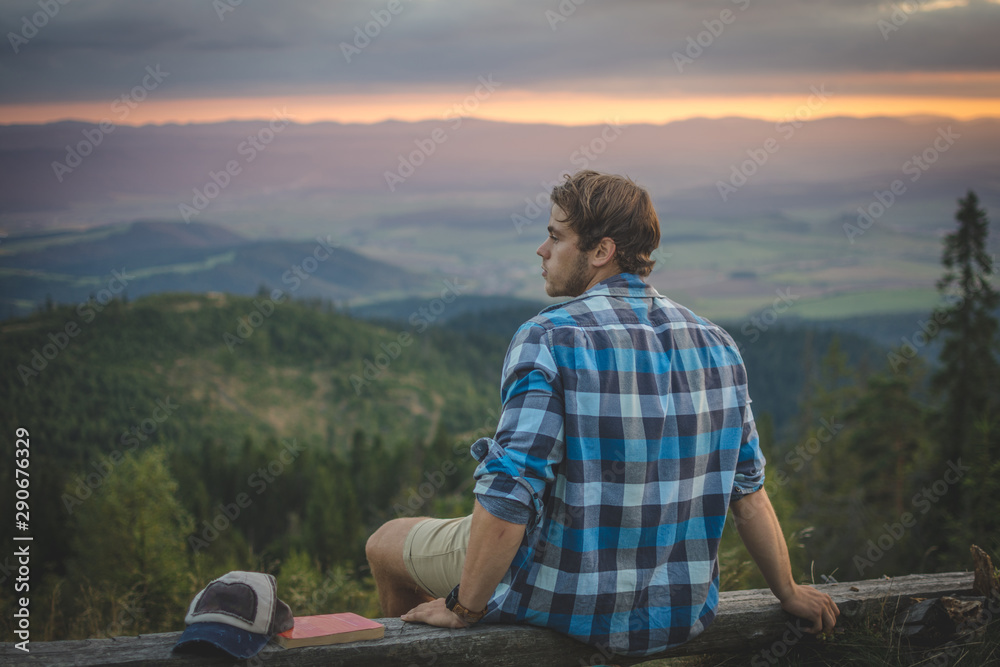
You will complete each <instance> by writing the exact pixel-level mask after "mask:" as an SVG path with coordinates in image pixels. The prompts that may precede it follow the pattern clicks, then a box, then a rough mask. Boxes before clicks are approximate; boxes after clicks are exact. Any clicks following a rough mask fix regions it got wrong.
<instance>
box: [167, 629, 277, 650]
mask: <svg viewBox="0 0 1000 667" xmlns="http://www.w3.org/2000/svg"><path fill="white" fill-rule="evenodd" d="M268 639H269V637H268V636H267V635H261V634H257V633H256V632H250V631H249V630H242V629H240V628H235V627H233V626H231V625H226V624H225V623H192V624H191V625H189V626H187V629H186V630H184V632H183V634H181V637H180V639H178V640H177V643H176V644H174V650H175V651H177V650H183V651H190V650H197V648H198V647H199V645H201V646H203V645H204V644H211V645H212V646H215V647H216V648H219V649H222V650H223V651H225V652H226V653H228V654H229V655H231V656H233V657H234V658H252V657H253V656H255V655H257V654H258V653H260V650H261V649H262V648H264V646H265V645H266V644H267V641H268Z"/></svg>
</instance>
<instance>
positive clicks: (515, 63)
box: [0, 0, 1000, 125]
mask: <svg viewBox="0 0 1000 667" xmlns="http://www.w3.org/2000/svg"><path fill="white" fill-rule="evenodd" d="M64 3H65V4H64ZM0 26H2V28H3V34H4V41H5V42H6V43H5V44H3V45H0V124H20V123H45V122H51V121H58V120H69V119H72V120H84V121H90V122H95V123H97V122H101V121H110V122H113V123H116V124H127V125H142V124H147V123H156V124H162V123H201V122H216V121H224V120H231V119H249V118H270V117H274V114H275V113H276V112H279V111H280V112H282V113H283V114H284V115H286V116H288V117H290V118H291V119H293V120H295V121H297V122H303V123H307V122H315V121H338V122H344V123H375V122H380V121H384V120H388V119H395V120H403V121H415V120H424V119H439V118H447V117H450V116H455V115H462V116H474V117H480V118H486V119H491V120H499V121H508V122H533V123H537V122H541V123H554V124H564V125H587V124H600V123H604V122H607V121H609V120H615V121H617V122H621V123H666V122H670V121H673V120H678V119H682V118H691V117H710V118H717V117H725V116H746V117H753V118H764V119H769V120H782V119H789V118H794V117H798V118H801V119H806V118H820V117H828V116H857V117H869V116H883V115H885V116H912V115H943V116H951V117H955V118H960V119H970V118H978V117H1000V40H998V39H997V38H996V33H997V31H998V28H1000V0H920V1H917V0H907V1H905V2H888V3H887V2H874V1H870V0H794V1H793V0H781V1H779V0H713V1H705V0H683V1H677V2H670V1H662V0H614V1H611V0H604V1H600V0H541V1H538V0H505V1H504V2H496V1H480V2H443V1H441V0H419V1H414V0H374V1H371V2H357V1H355V2H340V1H336V0H331V1H327V2H320V1H309V0H296V1H290V0H284V1H282V2H277V1H273V2H265V1H264V0H212V1H210V0H169V1H168V0H150V1H142V2H139V1H125V0H87V1H84V0H34V1H30V2H29V1H22V0H14V1H10V0H5V2H4V3H3V4H2V6H0Z"/></svg>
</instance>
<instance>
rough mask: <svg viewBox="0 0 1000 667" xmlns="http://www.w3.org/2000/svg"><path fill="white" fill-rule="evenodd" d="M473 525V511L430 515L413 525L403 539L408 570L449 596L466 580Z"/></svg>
mask: <svg viewBox="0 0 1000 667" xmlns="http://www.w3.org/2000/svg"><path fill="white" fill-rule="evenodd" d="M471 525H472V515H471V514H470V515H469V516H466V517H459V518H457V519H426V520H424V521H421V522H420V523H418V524H417V525H415V526H414V527H413V528H412V529H410V532H409V534H407V536H406V541H404V542H403V563H405V564H406V570H407V572H409V573H410V576H411V577H413V581H415V582H416V583H417V585H418V586H420V587H421V588H423V589H424V590H425V591H427V592H428V593H430V594H431V595H433V596H434V597H435V598H443V597H446V596H447V595H448V593H450V592H451V589H453V588H455V586H457V585H458V583H459V582H460V581H461V580H462V567H463V566H464V565H465V552H466V550H467V549H468V548H469V527H470V526H471Z"/></svg>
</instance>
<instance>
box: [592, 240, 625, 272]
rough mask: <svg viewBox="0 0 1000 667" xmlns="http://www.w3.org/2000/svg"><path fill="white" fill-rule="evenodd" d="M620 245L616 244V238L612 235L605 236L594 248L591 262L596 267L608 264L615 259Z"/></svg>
mask: <svg viewBox="0 0 1000 667" xmlns="http://www.w3.org/2000/svg"><path fill="white" fill-rule="evenodd" d="M617 250H618V247H617V246H616V245H615V242H614V239H612V238H611V237H610V236H605V237H604V238H603V239H601V240H600V242H599V243H598V244H597V247H596V248H594V254H593V255H592V256H591V258H590V264H591V265H592V266H594V267H596V268H601V267H603V266H606V265H607V264H608V263H609V262H612V261H614V259H615V252H616V251H617Z"/></svg>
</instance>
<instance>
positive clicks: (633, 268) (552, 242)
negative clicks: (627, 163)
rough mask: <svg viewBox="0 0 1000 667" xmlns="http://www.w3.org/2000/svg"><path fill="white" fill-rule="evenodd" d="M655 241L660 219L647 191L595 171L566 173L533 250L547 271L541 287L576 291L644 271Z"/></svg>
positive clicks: (559, 292)
mask: <svg viewBox="0 0 1000 667" xmlns="http://www.w3.org/2000/svg"><path fill="white" fill-rule="evenodd" d="M560 243H562V244H563V245H562V246H560V245H559V244H560ZM659 244H660V222H659V219H658V218H657V217H656V211H655V210H654V209H653V202H652V200H651V199H650V197H649V193H648V192H646V190H644V189H643V188H641V187H639V186H638V185H636V184H635V183H633V182H632V181H631V180H630V179H628V178H625V177H623V176H614V175H610V174H599V173H597V172H596V171H580V172H577V173H576V174H574V175H572V176H566V182H565V183H562V184H561V185H558V186H556V187H555V188H554V189H553V191H552V217H551V219H550V220H549V238H548V239H547V240H546V241H545V243H543V244H542V245H541V246H540V247H539V248H538V251H537V252H538V255H539V256H541V257H542V260H543V262H542V264H543V267H544V268H545V269H546V272H547V275H546V282H545V290H546V292H548V294H549V296H578V295H580V294H582V293H583V292H584V291H586V290H587V289H589V288H590V287H592V286H593V285H595V284H597V283H598V282H600V281H601V280H603V279H605V278H608V277H610V276H613V275H615V274H618V273H622V272H626V273H635V274H638V275H640V276H647V275H649V272H650V271H651V270H652V268H653V260H652V259H650V255H651V254H652V252H653V250H655V249H656V247H657V246H658V245H659ZM568 246H571V247H568Z"/></svg>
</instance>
